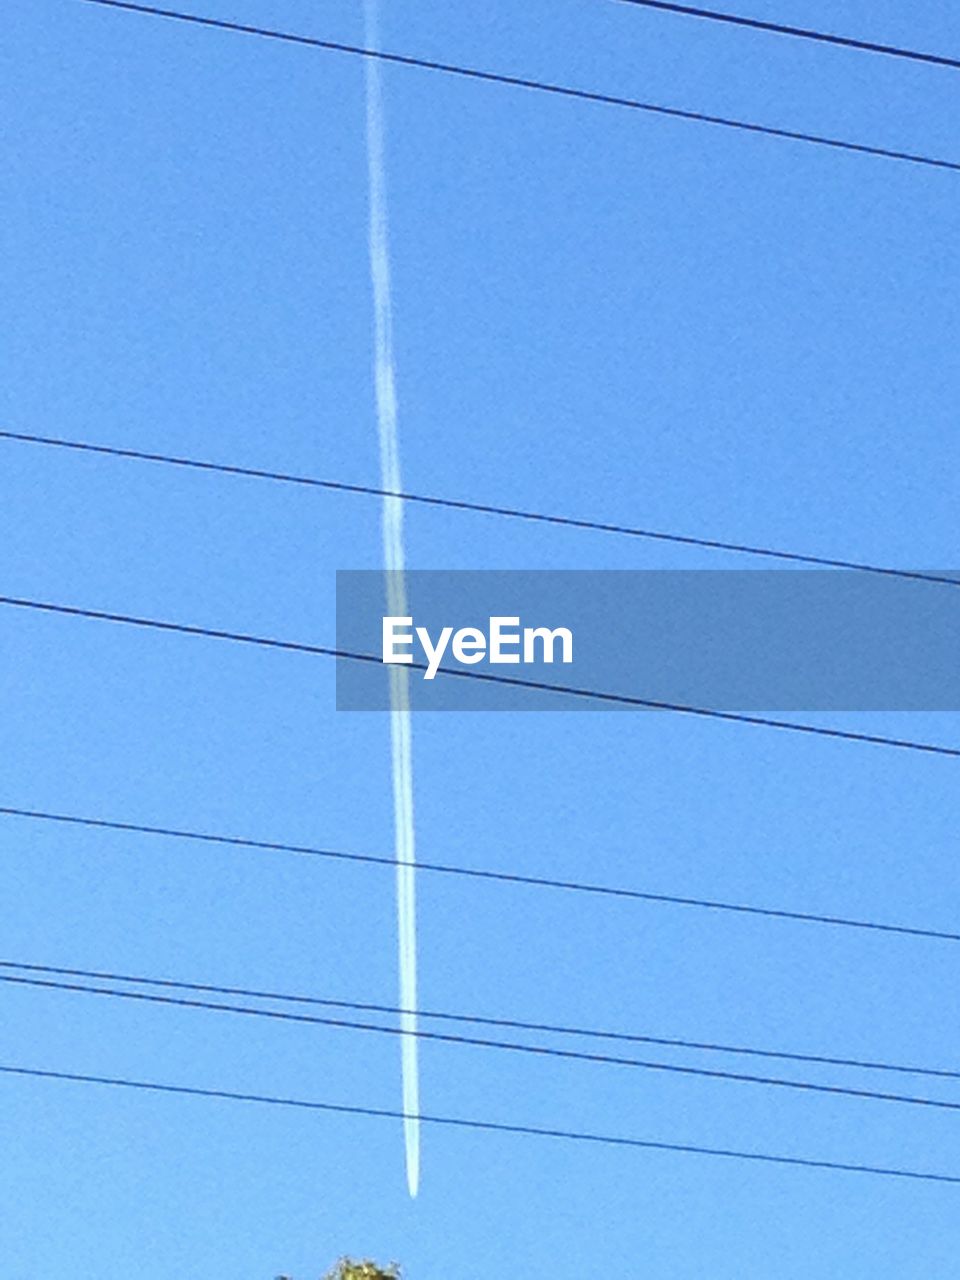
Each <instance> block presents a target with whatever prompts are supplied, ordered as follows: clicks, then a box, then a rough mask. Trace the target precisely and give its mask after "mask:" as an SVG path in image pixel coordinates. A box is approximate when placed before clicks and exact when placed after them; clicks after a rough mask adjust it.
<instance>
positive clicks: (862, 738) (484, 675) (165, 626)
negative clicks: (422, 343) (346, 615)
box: [0, 0, 960, 759]
mask: <svg viewBox="0 0 960 1280" xmlns="http://www.w3.org/2000/svg"><path fill="white" fill-rule="evenodd" d="M93 2H94V0H91V3H93ZM0 605H6V606H8V607H10V608H15V609H29V610H35V611H38V612H40V613H51V614H56V615H58V616H62V617H69V618H87V619H90V620H93V621H96V622H112V623H119V624H121V625H124V626H131V627H142V628H144V629H145V630H150V631H164V632H168V633H173V634H175V635H188V636H202V637H204V638H206V639H209V640H227V641H231V642H233V643H234V644H245V645H255V646H257V647H259V648H264V649H281V650H284V651H286V652H288V653H304V654H312V655H314V656H317V657H322V658H339V659H341V660H342V661H346V662H365V663H368V664H373V665H374V666H383V662H382V659H381V658H379V657H378V656H377V655H376V654H374V653H359V652H357V651H356V650H353V649H340V648H336V647H334V646H333V645H318V644H307V643H306V642H305V641H299V640H282V639H279V638H277V637H274V636H258V635H253V634H251V633H249V632H242V631H226V630H223V629H221V628H214V627H201V626H196V625H194V624H192V623H186V622H168V621H165V620H163V619H159V618H142V617H138V616H136V615H133V614H126V613H109V612H107V611H106V610H103V609H86V608H80V607H79V606H76V605H65V604H55V603H53V602H51V601H46V600H28V599H25V598H23V597H21V596H0ZM407 668H408V669H409V670H413V671H426V670H427V664H426V663H423V662H416V661H413V662H410V663H408V664H407ZM437 673H438V674H439V675H443V676H451V677H454V678H457V679H461V680H479V681H482V682H484V683H486V684H498V685H499V684H502V685H508V686H510V687H511V688H516V689H523V690H528V691H533V692H536V693H555V694H561V695H563V696H564V697H568V698H576V699H578V700H581V701H586V702H599V703H602V704H605V705H607V706H618V707H636V708H641V709H643V710H646V711H670V712H673V713H674V714H676V715H688V716H696V717H698V718H700V719H705V720H721V721H724V722H726V723H731V724H751V725H756V726H758V727H760V728H764V729H783V730H785V731H788V732H792V733H802V734H807V735H810V736H813V737H817V738H834V739H837V740H839V741H842V742H860V743H865V744H869V745H871V746H881V747H894V748H897V749H899V750H902V751H920V752H923V753H925V754H927V755H936V756H947V757H950V758H952V759H957V758H960V748H958V747H947V746H942V745H941V744H939V743H934V742H919V741H916V740H914V739H911V738H893V737H890V736H889V735H887V734H876V733H856V732H854V731H853V730H851V729H836V728H832V727H830V726H828V725H815V724H806V723H803V722H801V721H796V720H778V719H775V718H774V717H771V716H758V715H749V714H747V713H746V712H742V711H718V710H717V709H716V708H713V707H696V706H689V705H687V704H686V703H681V702H663V701H661V700H659V699H655V698H641V697H637V696H635V695H633V694H628V693H611V692H607V691H605V690H601V689H588V688H579V687H578V686H576V685H561V684H551V683H549V682H548V681H546V680H520V679H517V678H514V677H512V676H503V675H494V674H493V673H492V672H489V671H476V670H474V669H473V668H470V667H467V668H454V667H443V666H441V667H438V668H437Z"/></svg>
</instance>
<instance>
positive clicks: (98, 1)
mask: <svg viewBox="0 0 960 1280" xmlns="http://www.w3.org/2000/svg"><path fill="white" fill-rule="evenodd" d="M79 2H80V3H82V4H94V5H98V6H100V7H101V8H105V9H119V10H124V11H126V12H128V13H139V14H144V15H147V16H150V17H154V18H166V19H169V20H171V21H175V22H184V23H188V24H190V25H191V26H196V27H205V28H209V29H213V30H217V31H232V32H235V33H237V34H240V35H250V36H259V37H260V38H262V39H267V40H278V41H282V42H283V43H285V44H293V45H299V46H301V47H304V48H310V49H324V50H327V51H328V52H333V53H343V54H349V55H352V56H354V57H358V58H373V59H376V60H377V61H378V62H384V63H389V64H391V65H393V66H401V67H417V68H419V69H420V70H423V71H435V72H439V73H441V74H444V75H449V76H459V77H460V78H462V79H468V80H474V81H482V82H483V83H485V84H498V85H507V86H509V87H510V88H514V89H532V90H536V91H537V92H540V93H549V94H553V95H554V96H557V97H562V98H570V99H576V100H578V101H581V102H593V103H598V104H602V105H605V106H612V107H624V108H627V109H629V110H632V111H644V112H647V113H648V114H651V115H656V116H661V117H666V118H668V119H673V120H686V121H692V122H695V123H697V124H709V125H717V126H719V127H721V128H724V129H736V130H739V131H740V132H743V133H751V134H755V135H760V136H763V137H768V138H781V139H785V140H788V141H791V142H806V143H810V144H812V145H814V146H819V147H829V148H831V149H832V150H835V151H845V152H853V153H856V154H859V155H867V156H875V157H878V158H882V159H885V160H902V161H904V162H905V163H908V164H913V165H921V166H924V167H926V168H932V169H946V170H950V171H952V172H954V173H958V172H960V161H956V160H946V159H941V158H939V157H936V156H929V155H924V154H921V153H918V152H914V151H900V150H896V149H894V148H890V147H879V146H871V145H869V144H867V143H863V142H850V141H847V140H846V139H842V138H832V137H827V136H825V135H823V134H816V133H807V132H804V131H802V130H799V129H783V128H779V127H777V126H774V125H765V124H757V123H755V122H753V121H749V120H739V119H734V118H732V117H729V116H718V115H711V114H708V113H707V112H703V111H693V110H688V109H686V108H683V107H668V106H664V105H662V104H661V103H657V102H644V101H641V100H639V99H637V98H626V97H621V96H619V95H617V94H612V93H599V92H596V91H593V90H588V89H575V88H573V87H572V86H570V85H562V84H556V83H554V82H551V81H546V80H534V79H530V78H528V77H525V76H514V75H507V74H506V73H503V72H495V71H481V70H480V69H479V68H477V67H465V66H459V65H455V64H453V63H449V62H438V61H436V60H435V59H432V58H417V57H413V56H411V55H410V54H403V53H388V52H386V51H385V50H382V49H366V48H363V47H362V46H360V45H352V44H344V43H343V42H341V41H339V40H321V39H319V38H317V37H315V36H304V35H295V34H294V33H293V32H289V31H278V30H276V29H275V28H271V27H255V26H249V25H247V24H246V23H242V22H229V21H227V20H225V19H221V18H210V17H204V16H202V15H201V14H196V13H185V12H183V11H181V10H179V9H162V8H159V7H157V6H155V5H147V4H134V3H131V2H130V0H79Z"/></svg>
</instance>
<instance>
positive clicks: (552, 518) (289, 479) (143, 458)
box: [0, 430, 960, 587]
mask: <svg viewBox="0 0 960 1280" xmlns="http://www.w3.org/2000/svg"><path fill="white" fill-rule="evenodd" d="M0 440H11V441H17V442H20V443H23V444H36V445H44V446H49V447H53V448H58V449H68V450H73V451H75V452H80V453H87V454H94V455H100V456H105V457H110V458H123V459H127V460H129V461H135V462H154V463H160V464H163V465H165V466H171V467H185V468H188V469H192V470H195V471H206V472H212V473H214V474H217V475H226V476H236V477H242V478H245V479H252V480H270V481H274V482H277V483H280V484H290V485H298V486H301V487H308V488H312V489H322V490H325V491H327V492H331V493H345V494H358V495H364V496H367V497H371V498H399V499H400V501H402V502H410V503H419V504H421V505H423V506H429V507H441V508H444V509H446V510H451V511H467V512H474V513H476V514H479V515H488V516H500V517H505V518H507V519H511V520H524V521H527V522H532V523H537V524H546V525H559V526H561V527H564V528H568V529H583V530H591V531H593V532H595V533H608V534H617V535H620V536H625V537H630V538H641V539H646V540H649V541H653V542H669V543H676V544H678V545H680V546H685V547H699V548H702V549H706V550H709V551H729V552H732V553H735V554H738V555H749V556H761V557H765V558H767V559H771V560H782V561H788V562H790V563H792V564H805V565H811V566H816V567H819V568H821V569H849V570H855V571H857V572H861V573H879V574H884V575H885V576H887V577H894V578H910V579H914V580H917V581H920V582H934V583H940V584H943V585H946V586H950V587H960V579H958V578H951V577H948V576H947V575H945V574H935V573H924V572H922V571H920V570H911V569H893V568H889V567H888V566H884V565H876V564H867V563H865V562H864V561H862V560H844V559H839V558H837V557H833V556H816V555H807V554H805V553H803V552H799V551H782V550H777V549H776V548H774V547H764V546H757V545H755V544H750V543H743V542H727V541H723V540H721V539H719V538H701V537H696V536H694V535H690V534H682V533H671V532H668V531H664V530H662V529H642V528H638V527H637V526H635V525H624V524H613V523H610V522H608V521H605V520H589V519H583V518H579V517H577V516H565V515H557V514H555V513H550V512H544V511H529V510H526V509H523V508H519V507H504V506H498V505H495V504H493V503H489V502H471V501H468V500H466V499H462V498H445V497H442V496H438V495H437V494H424V493H409V492H397V491H395V490H391V489H381V488H378V487H377V486H376V485H369V484H351V483H349V482H348V481H345V480H325V479H321V478H320V477H317V476H305V475H296V474H290V473H289V472H282V471H267V470H263V469H261V468H257V467H240V466H234V465H231V464H230V463H225V462H209V461H205V460H202V459H199V458H183V457H178V456H176V455H174V454H166V453H149V452H146V451H145V450H142V449H124V448H120V447H119V446H116V445H105V444H93V443H91V442H89V441H86V440H64V439H62V438H58V437H56V436H42V435H35V434H31V433H28V432H24V431H3V430H0Z"/></svg>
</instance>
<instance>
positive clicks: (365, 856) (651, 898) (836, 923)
mask: <svg viewBox="0 0 960 1280" xmlns="http://www.w3.org/2000/svg"><path fill="white" fill-rule="evenodd" d="M0 815H3V816H6V817H11V818H25V819H27V820H29V821H39V822H51V823H64V824H67V825H70V826H77V827H88V828H92V829H93V830H102V831H123V832H128V833H130V834H134V835H148V836H162V837H164V838H166V839H172V840H194V841H199V842H202V843H204V844H212V845H221V846H222V845H225V846H227V847H229V848H236V849H251V850H255V851H257V852H261V853H289V854H293V855H295V856H298V857H312V858H329V859H331V860H333V861H337V862H354V863H362V864H366V865H370V866H377V867H389V868H390V869H391V870H393V868H394V861H393V859H392V858H390V857H386V856H384V855H382V854H374V853H351V852H349V851H347V850H343V849H322V848H318V847H317V846H316V845H302V844H289V843H281V842H279V841H274V840H253V839H249V838H246V837H243V836H230V835H220V834H217V833H215V832H204V831H188V830H184V829H183V828H181V827H161V826H153V825H149V824H146V823H142V822H120V821H116V820H113V819H109V818H90V817H82V816H80V815H77V814H66V813H52V812H49V811H47V810H40V809H26V808H18V807H15V806H13V805H0ZM417 865H418V867H419V868H420V870H421V871H426V872H431V873H433V874H437V875H450V876H463V877H465V878H467V879H471V880H485V881H490V882H493V883H497V884H510V885H521V886H524V887H527V888H534V889H555V890H558V891H561V892H568V893H587V894H594V895H597V896H599V897H605V898H615V899H621V900H624V901H628V902H631V901H632V902H647V903H654V904H658V905H663V906H673V907H692V908H697V909H701V910H706V911H728V912H732V913H734V914H736V915H746V916H759V917H761V918H765V919H773V920H786V921H791V922H793V923H797V924H816V925H825V926H828V927H831V928H841V929H862V930H866V931H867V932H872V933H885V934H895V935H901V936H904V937H909V938H924V939H927V940H930V941H934V942H960V933H951V932H949V931H947V930H944V929H927V928H922V927H920V926H919V925H905V924H889V923H884V922H882V921H878V920H857V919H854V918H852V917H849V916H836V915H822V914H817V913H816V912H810V911H788V910H786V909H784V908H780V907H758V906H754V905H750V904H747V903H743V902H722V901H719V900H717V899H714V898H691V897H685V896H681V895H678V894H668V893H652V892H648V891H646V890H643V889H630V888H627V887H625V886H622V885H600V884H589V883H587V882H584V881H580V880H559V879H553V878H551V877H548V876H532V875H522V874H520V873H519V872H514V871H494V870H490V869H486V868H481V867H464V866H457V865H454V864H452V863H444V862H418V864H417Z"/></svg>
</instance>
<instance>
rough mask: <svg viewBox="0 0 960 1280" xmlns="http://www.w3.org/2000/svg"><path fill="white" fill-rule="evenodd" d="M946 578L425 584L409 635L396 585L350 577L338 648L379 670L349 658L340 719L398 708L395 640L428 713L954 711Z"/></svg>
mask: <svg viewBox="0 0 960 1280" xmlns="http://www.w3.org/2000/svg"><path fill="white" fill-rule="evenodd" d="M929 572H930V573H931V574H932V573H933V572H934V571H932V570H931V571H929ZM936 576H937V577H938V578H943V577H949V578H951V579H955V580H956V585H955V586H954V585H951V584H950V583H946V582H942V581H938V582H924V581H920V580H918V579H917V578H898V577H895V576H892V575H885V574H881V573H863V572H845V571H819V570H814V571H791V570H775V571H766V570H744V571H716V570H713V571H711V570H703V571H701V570H693V571H676V570H638V571H598V572H592V571H567V570H549V571H529V572H527V571H509V572H447V571H434V570H416V571H412V572H410V573H408V574H407V575H406V595H407V602H408V604H407V615H406V617H407V618H408V619H409V621H407V622H393V623H390V622H388V623H387V624H386V628H385V624H384V619H385V617H388V614H387V606H386V593H385V583H384V575H383V574H382V573H379V572H374V571H353V570H343V571H340V572H338V574H337V648H338V649H339V650H342V651H345V652H347V653H350V654H355V655H362V656H365V657H367V658H369V659H371V660H370V661H361V660H358V659H356V658H347V657H343V658H338V660H337V706H338V708H340V709H341V710H352V711H371V710H385V709H387V708H389V705H390V695H389V673H390V666H389V665H387V664H385V663H384V661H383V659H384V654H385V649H384V642H385V636H386V639H387V642H388V646H389V650H390V652H391V653H392V655H393V656H396V657H400V656H407V657H409V658H410V659H412V661H411V662H410V663H407V664H404V666H403V669H404V670H406V672H407V673H408V676H407V684H408V688H409V696H410V706H411V709H412V710H415V711H417V710H430V711H454V710H460V711H462V710H471V711H489V710H497V711H503V710H510V711H521V710H522V711H544V710H565V711H569V710H574V709H578V708H579V709H582V710H590V709H593V710H597V709H603V708H604V707H607V708H611V709H612V708H614V707H616V706H620V707H626V706H628V705H629V704H628V703H627V702H623V703H615V702H603V701H593V700H588V699H585V698H582V697H579V696H572V695H571V694H569V693H564V692H562V691H557V692H552V691H550V690H547V689H543V688H533V687H524V686H525V685H527V686H533V685H541V686H542V685H550V686H555V687H556V689H557V690H562V689H570V690H593V691H597V692H601V693H605V694H612V695H617V696H619V697H622V698H624V699H637V700H642V701H651V702H662V703H669V704H673V705H686V706H696V707H706V708H712V709H716V710H720V711H741V712H775V711H955V710H958V709H960V573H957V572H956V571H951V572H950V573H948V574H944V573H943V572H941V571H939V570H938V571H936ZM497 620H500V621H497ZM547 633H553V634H552V637H551V636H548V635H547ZM567 636H569V642H568V640H567ZM551 648H552V655H551V653H550V650H551ZM550 656H552V661H549V660H548V657H550ZM497 659H499V661H498V660H497Z"/></svg>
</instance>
